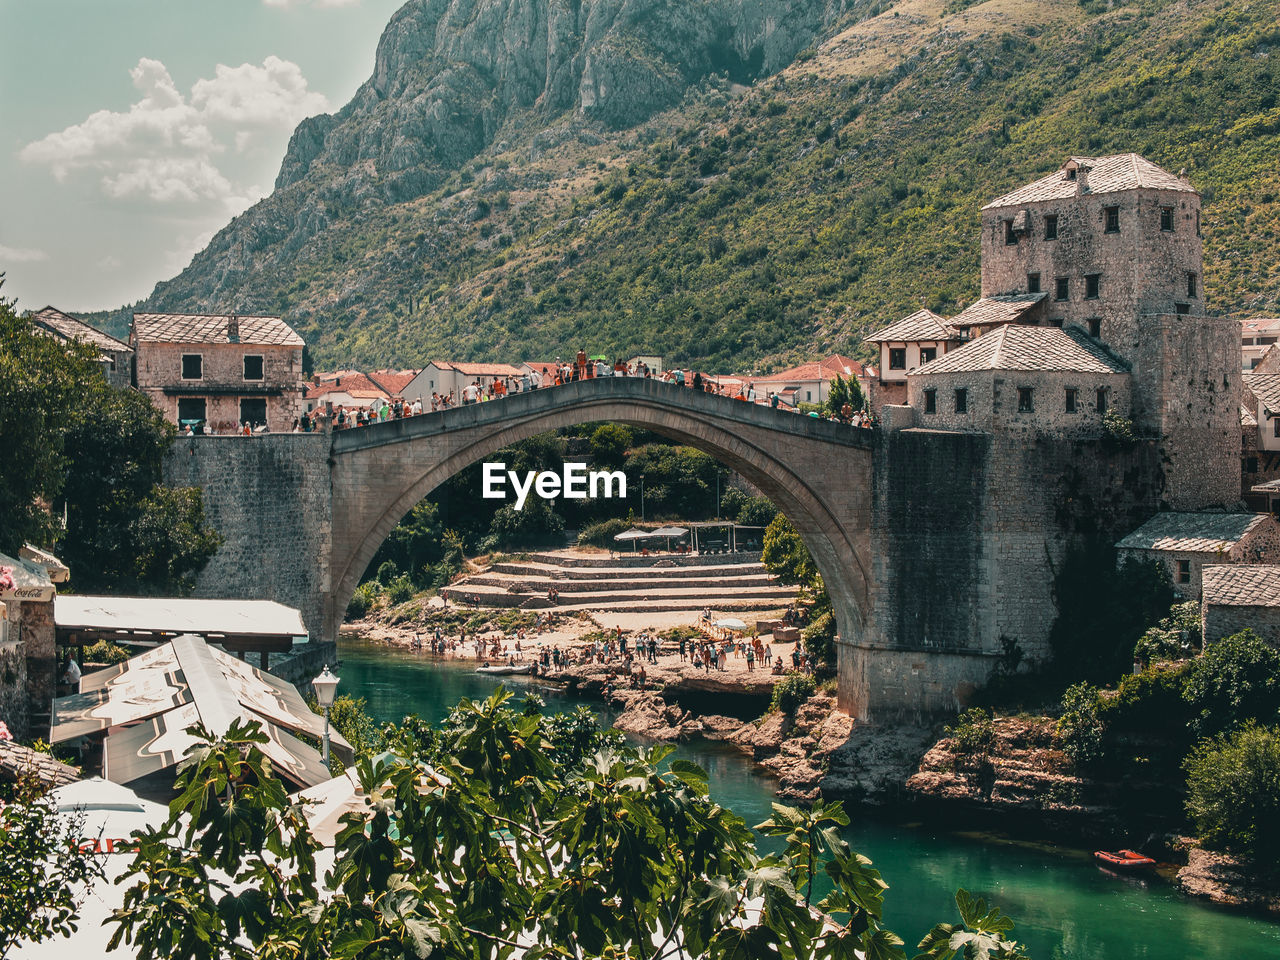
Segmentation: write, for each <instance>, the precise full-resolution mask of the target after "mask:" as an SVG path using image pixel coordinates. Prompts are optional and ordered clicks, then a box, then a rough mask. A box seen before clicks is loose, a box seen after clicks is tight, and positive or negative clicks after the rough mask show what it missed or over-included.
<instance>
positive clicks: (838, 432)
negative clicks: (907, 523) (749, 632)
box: [324, 378, 871, 640]
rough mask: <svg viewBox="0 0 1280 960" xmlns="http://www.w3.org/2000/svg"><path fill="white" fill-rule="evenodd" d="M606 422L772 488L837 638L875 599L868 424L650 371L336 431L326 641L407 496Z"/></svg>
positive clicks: (856, 625) (858, 626) (406, 507)
mask: <svg viewBox="0 0 1280 960" xmlns="http://www.w3.org/2000/svg"><path fill="white" fill-rule="evenodd" d="M596 421H609V422H614V423H622V424H627V425H629V426H636V427H642V428H645V429H648V430H651V431H653V432H655V433H658V434H661V435H663V436H666V437H668V438H670V439H672V440H674V441H676V442H678V443H681V444H685V445H688V446H691V447H695V448H697V449H699V450H702V451H704V452H706V453H708V454H710V455H711V456H713V457H715V458H716V459H717V460H719V461H720V462H721V463H723V464H725V465H726V466H729V467H731V468H733V469H734V470H736V471H737V472H738V473H740V474H741V475H742V476H744V477H745V478H747V479H748V480H750V481H751V482H752V483H753V484H755V485H756V486H757V487H759V488H760V490H761V491H762V492H763V493H764V494H765V495H766V496H768V497H769V498H770V499H771V500H772V501H773V502H774V503H775V504H777V506H778V508H779V509H780V510H781V511H782V512H783V513H784V514H785V515H786V516H787V517H788V518H789V519H790V520H791V522H792V523H793V524H794V525H795V527H796V529H797V531H798V532H799V533H800V535H801V536H802V537H803V538H804V541H805V544H806V545H807V546H808V548H809V551H810V553H811V554H812V555H813V558H814V562H815V563H816V564H817V566H818V569H819V571H820V572H821V573H822V576H823V580H824V582H825V583H826V585H827V590H828V592H829V594H830V596H831V600H832V605H833V608H834V612H835V616H836V622H837V626H838V629H839V631H840V633H841V635H842V636H844V637H845V638H856V637H860V636H861V635H862V634H863V631H864V628H865V626H866V621H867V617H868V616H869V609H870V602H871V599H870V598H871V589H870V588H871V573H870V566H869V539H870V537H869V528H870V510H871V441H870V439H869V437H868V436H867V435H866V433H865V432H864V431H860V430H856V429H854V428H851V427H848V426H845V425H842V424H833V423H828V422H825V421H821V420H817V419H815V418H810V417H798V416H796V415H795V414H792V413H789V412H780V411H775V410H770V409H768V408H766V407H761V406H758V405H754V404H746V403H743V402H742V401H735V400H731V399H729V398H726V397H718V396H712V395H708V394H703V393H694V392H693V391H691V390H689V389H687V388H681V387H675V386H672V385H670V384H665V383H661V382H657V381H653V380H643V379H634V378H602V379H599V380H589V381H584V382H581V383H575V384H568V385H566V386H561V387H554V388H550V389H544V390H538V391H533V392H531V393H526V394H518V395H515V396H511V397H508V398H506V399H503V400H501V401H497V402H493V403H484V404H476V405H472V406H467V407H462V408H459V409H453V410H449V411H444V412H440V413H435V414H428V415H424V416H421V417H413V418H410V419H407V420H398V421H391V422H387V423H383V424H378V425H376V426H370V427H364V428H360V429H356V430H350V431H345V432H342V433H338V434H335V435H334V438H333V449H332V457H331V465H332V466H331V476H332V490H331V493H332V503H333V515H332V528H331V542H332V553H331V556H330V558H329V584H330V587H329V590H328V593H327V596H326V597H325V604H324V634H325V639H328V640H334V639H336V638H337V635H338V630H339V628H340V626H341V624H342V620H343V616H344V614H345V612H346V608H347V604H348V603H349V602H350V600H351V597H352V595H353V594H354V592H355V589H356V586H357V585H358V583H359V580H360V577H361V576H362V575H363V573H364V571H365V569H366V568H367V567H368V564H369V562H370V561H371V560H372V559H373V556H374V554H375V553H376V552H377V550H378V548H379V546H381V544H382V543H383V541H384V540H386V538H387V536H388V535H389V534H390V533H391V530H392V529H393V528H394V527H395V525H396V524H397V523H399V522H400V519H401V518H402V517H403V516H404V515H405V514H407V513H408V512H409V511H410V510H411V509H412V508H413V506H414V505H415V504H417V503H418V502H419V501H420V500H422V499H423V498H424V497H426V496H427V495H428V494H430V493H431V492H432V491H433V490H435V489H436V487H438V486H440V484H442V483H444V482H445V481H446V480H448V479H449V478H450V477H451V476H453V475H454V474H456V473H458V472H459V471H461V470H462V469H464V468H465V467H467V466H470V465H471V464H473V463H475V462H477V461H480V460H484V459H485V458H486V457H489V456H491V455H493V454H494V453H496V452H497V451H498V450H501V449H503V448H504V447H507V446H509V445H510V444H512V443H515V442H517V441H519V440H523V439H526V438H528V437H531V436H534V435H536V434H539V433H544V432H546V431H549V430H554V429H557V428H560V427H569V426H577V425H579V424H582V423H590V422H596Z"/></svg>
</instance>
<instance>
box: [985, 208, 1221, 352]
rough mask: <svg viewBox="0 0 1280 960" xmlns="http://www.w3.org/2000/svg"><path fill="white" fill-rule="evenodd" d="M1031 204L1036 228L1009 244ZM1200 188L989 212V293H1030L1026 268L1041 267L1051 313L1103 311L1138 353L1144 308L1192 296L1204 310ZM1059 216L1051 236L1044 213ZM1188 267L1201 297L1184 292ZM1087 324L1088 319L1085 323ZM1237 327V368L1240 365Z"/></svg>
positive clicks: (1065, 316)
mask: <svg viewBox="0 0 1280 960" xmlns="http://www.w3.org/2000/svg"><path fill="white" fill-rule="evenodd" d="M1111 206H1117V207H1119V208H1120V230H1119V232H1117V233H1106V232H1105V229H1104V228H1105V220H1104V216H1105V215H1104V210H1105V208H1106V207H1111ZM1164 206H1172V207H1173V208H1174V211H1175V216H1174V229H1173V230H1172V231H1163V230H1161V229H1160V208H1161V207H1164ZM1022 210H1026V211H1027V212H1028V213H1029V214H1030V231H1029V232H1028V233H1025V234H1022V235H1021V236H1020V238H1019V241H1018V242H1017V243H1016V244H1006V243H1005V226H1004V223H1005V221H1006V220H1010V219H1013V218H1014V217H1016V216H1017V214H1018V213H1019V212H1020V211H1022ZM1199 212H1200V197H1199V196H1198V195H1196V194H1194V193H1186V192H1181V191H1176V190H1126V191H1123V192H1121V193H1106V194H1091V193H1087V192H1084V193H1081V194H1080V195H1078V196H1075V197H1072V198H1071V199H1069V200H1052V201H1043V202H1040V203H1028V204H1020V205H1018V206H1016V207H1003V208H993V209H990V210H983V211H982V295H983V296H984V297H989V296H993V295H996V294H1006V293H1025V292H1027V275H1028V274H1030V273H1039V274H1040V289H1041V290H1042V291H1043V292H1044V293H1045V294H1046V295H1047V297H1046V299H1047V303H1046V306H1045V311H1046V312H1045V316H1046V317H1047V318H1049V319H1052V320H1058V319H1061V320H1063V321H1064V322H1066V323H1079V324H1081V325H1082V326H1084V325H1085V322H1086V321H1087V320H1088V319H1090V318H1093V317H1097V318H1098V319H1100V320H1101V335H1102V339H1103V341H1105V342H1106V343H1107V344H1108V345H1109V346H1110V347H1111V348H1112V349H1113V350H1115V351H1116V352H1117V353H1119V355H1120V356H1122V357H1124V358H1125V359H1126V360H1132V358H1133V356H1134V354H1135V352H1136V351H1137V349H1138V343H1139V340H1140V329H1139V328H1140V325H1141V323H1142V322H1143V321H1144V319H1145V318H1144V317H1143V316H1142V315H1143V314H1152V313H1174V312H1176V306H1175V305H1176V304H1184V305H1185V306H1186V308H1187V309H1188V311H1189V312H1190V313H1191V314H1200V315H1203V314H1204V312H1205V306H1204V290H1203V287H1204V283H1203V279H1204V278H1203V272H1204V270H1203V259H1204V253H1203V242H1202V240H1201V238H1200V237H1199V236H1198V235H1197V234H1196V224H1197V222H1198V221H1197V217H1198V215H1199ZM1048 214H1056V215H1057V217H1058V236H1057V239H1055V240H1046V239H1044V222H1045V216H1046V215H1048ZM1187 273H1195V274H1196V277H1197V296H1195V297H1188V296H1187V295H1186V293H1187V290H1186V282H1187ZM1089 274H1099V275H1100V276H1101V283H1100V289H1099V296H1098V297H1097V298H1096V299H1085V277H1086V276H1087V275H1089ZM1058 277H1066V278H1068V280H1069V281H1070V284H1069V285H1070V296H1069V298H1068V299H1067V300H1065V301H1059V300H1056V299H1055V281H1056V278H1058ZM1086 329H1087V327H1086ZM1239 353H1240V344H1239V332H1238V329H1237V334H1236V357H1237V359H1236V361H1235V365H1236V369H1237V370H1239V368H1240V361H1239Z"/></svg>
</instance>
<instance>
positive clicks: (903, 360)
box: [889, 347, 907, 370]
mask: <svg viewBox="0 0 1280 960" xmlns="http://www.w3.org/2000/svg"><path fill="white" fill-rule="evenodd" d="M889 369H890V370H905V369H907V348H906V347H890V348H889Z"/></svg>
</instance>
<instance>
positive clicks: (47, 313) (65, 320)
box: [31, 307, 133, 351]
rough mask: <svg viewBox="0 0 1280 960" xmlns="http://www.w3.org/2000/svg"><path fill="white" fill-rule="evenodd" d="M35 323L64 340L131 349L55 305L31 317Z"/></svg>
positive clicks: (103, 348) (104, 347) (113, 348)
mask: <svg viewBox="0 0 1280 960" xmlns="http://www.w3.org/2000/svg"><path fill="white" fill-rule="evenodd" d="M31 319H32V320H33V321H34V322H35V323H37V324H38V325H40V326H41V327H44V328H45V329H46V330H48V331H49V332H51V333H53V334H56V335H57V336H60V337H62V338H63V339H66V340H78V341H80V342H81V343H88V344H92V345H93V346H95V347H97V348H98V349H99V350H115V351H120V350H132V349H133V348H132V347H130V346H129V345H128V344H127V343H122V342H121V341H119V340H117V339H116V338H115V337H112V336H109V335H108V334H105V333H103V332H102V331H101V330H99V329H98V328H97V327H94V326H91V325H90V324H87V323H85V322H84V321H83V320H81V319H80V318H79V317H73V316H72V315H71V314H69V313H63V312H62V311H61V310H59V309H57V308H56V307H45V308H44V309H43V310H41V311H39V312H38V313H36V314H35V315H34V316H33V317H32V318H31Z"/></svg>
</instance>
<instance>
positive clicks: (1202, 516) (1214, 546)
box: [1116, 513, 1268, 553]
mask: <svg viewBox="0 0 1280 960" xmlns="http://www.w3.org/2000/svg"><path fill="white" fill-rule="evenodd" d="M1267 517H1268V514H1265V513H1157V514H1156V515H1155V516H1154V517H1152V518H1151V519H1150V520H1148V521H1147V522H1146V523H1144V524H1143V525H1142V526H1140V527H1139V528H1138V529H1137V530H1135V531H1133V533H1131V534H1129V535H1128V536H1127V537H1125V538H1124V539H1123V540H1121V541H1120V542H1119V543H1117V544H1116V546H1117V547H1118V548H1120V549H1121V550H1175V551H1181V552H1186V553H1217V552H1225V551H1227V550H1230V549H1231V548H1232V547H1234V546H1235V545H1236V544H1237V543H1239V542H1240V541H1241V540H1243V539H1244V538H1245V536H1246V535H1247V534H1248V533H1249V532H1250V531H1252V530H1253V529H1254V528H1255V527H1257V526H1259V525H1260V524H1263V523H1265V522H1266V520H1267Z"/></svg>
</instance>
